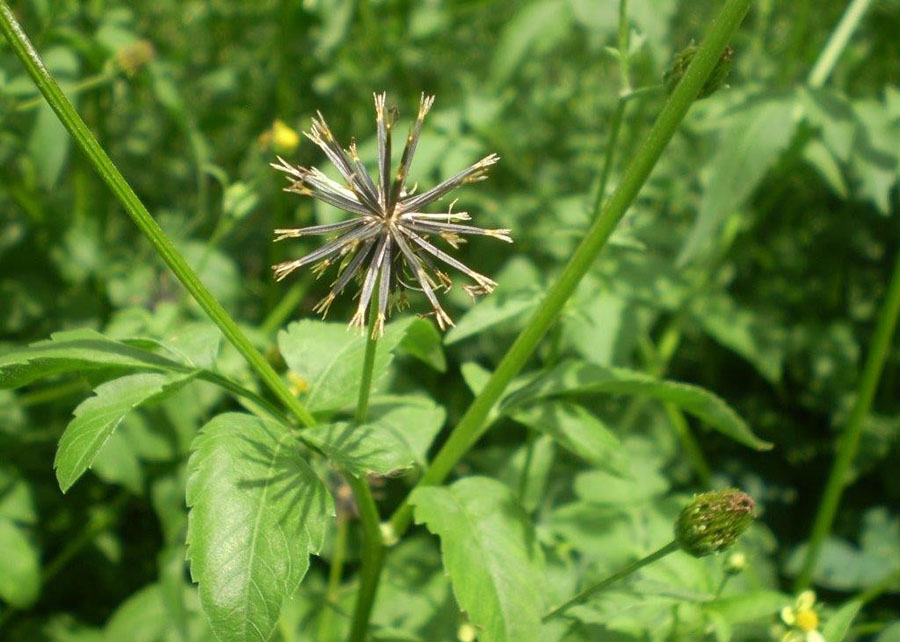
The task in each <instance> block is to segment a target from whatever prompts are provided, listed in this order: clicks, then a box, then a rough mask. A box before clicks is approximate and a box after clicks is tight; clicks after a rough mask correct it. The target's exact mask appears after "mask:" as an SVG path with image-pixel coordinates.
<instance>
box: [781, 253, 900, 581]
mask: <svg viewBox="0 0 900 642" xmlns="http://www.w3.org/2000/svg"><path fill="white" fill-rule="evenodd" d="M898 313H900V251H898V252H897V257H896V259H895V263H894V271H893V274H892V276H891V281H890V284H889V285H888V290H887V294H886V295H885V298H884V303H882V305H881V310H879V312H878V321H877V322H876V324H875V331H874V333H873V334H872V340H871V343H870V344H869V353H868V355H866V363H865V366H864V367H863V373H862V378H861V379H860V382H859V389H858V390H857V393H856V401H855V402H854V404H853V409H852V410H851V411H850V416H849V417H848V418H847V423H846V424H845V425H844V429H843V430H842V432H841V436H840V437H839V441H838V447H837V456H836V457H835V460H834V464H833V465H832V467H831V473H830V474H829V475H828V482H827V483H826V485H825V492H824V493H823V495H822V501H821V502H820V504H819V511H818V513H817V514H816V519H815V522H813V527H812V534H811V535H810V537H809V545H808V546H807V549H806V557H805V558H804V559H803V566H802V568H801V570H800V574H799V575H798V576H797V581H796V583H795V585H794V587H795V589H796V590H797V591H800V590H803V589H805V588H806V587H808V586H809V583H810V580H811V579H812V575H813V570H814V569H815V567H816V562H817V561H818V559H819V553H821V551H822V544H823V542H824V541H825V538H826V537H828V533H829V532H830V531H831V525H832V523H833V522H834V516H835V514H836V513H837V509H838V504H840V501H841V495H842V494H843V492H844V488H845V487H846V486H847V483H848V481H849V477H850V467H851V466H852V464H853V459H854V458H855V457H856V451H857V450H858V449H859V439H860V435H861V434H862V429H863V423H864V422H865V419H866V416H867V415H868V414H869V409H870V408H871V407H872V400H873V399H874V397H875V392H876V390H877V389H878V380H879V379H880V378H881V371H882V369H883V368H884V361H885V359H886V358H887V356H888V353H889V352H890V349H891V338H892V337H893V334H894V328H895V327H896V325H897V316H898Z"/></svg>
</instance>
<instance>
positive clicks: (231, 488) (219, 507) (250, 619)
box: [187, 413, 334, 642]
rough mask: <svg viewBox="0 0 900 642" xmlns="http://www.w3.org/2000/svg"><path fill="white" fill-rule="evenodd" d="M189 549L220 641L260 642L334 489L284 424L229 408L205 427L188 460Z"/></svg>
mask: <svg viewBox="0 0 900 642" xmlns="http://www.w3.org/2000/svg"><path fill="white" fill-rule="evenodd" d="M188 468H189V471H190V477H189V478H188V483H187V503H188V506H190V508H191V512H190V517H189V524H188V535H187V543H188V558H189V560H190V563H191V576H192V577H193V579H194V581H196V582H198V583H199V585H200V600H201V603H202V604H203V609H204V610H205V611H206V614H207V616H208V617H209V620H210V623H211V624H212V628H213V631H214V632H215V633H216V635H217V636H218V638H219V639H220V640H222V642H266V641H267V640H268V639H269V636H270V635H271V634H272V631H273V630H274V628H275V625H276V624H277V622H278V616H279V613H280V611H281V605H282V604H283V603H284V601H285V600H287V599H289V598H290V597H291V596H292V595H293V594H294V593H295V591H296V590H297V588H298V587H299V586H300V582H301V580H302V579H303V577H304V575H306V571H307V569H308V568H309V555H310V553H316V552H318V551H319V549H320V548H321V546H322V541H323V538H324V537H325V532H326V530H327V524H328V522H329V521H330V519H331V517H332V515H333V514H334V505H333V502H332V499H331V495H330V494H329V492H328V490H327V489H326V488H325V485H324V484H323V483H322V481H321V480H320V479H319V478H318V477H317V476H316V474H315V473H314V472H313V471H312V469H311V468H310V467H309V465H308V464H307V463H306V461H304V459H303V457H302V456H301V454H300V449H299V447H298V443H297V440H296V437H295V436H294V435H293V434H292V432H291V431H290V430H289V429H288V428H287V427H285V426H283V425H281V424H278V423H275V422H272V421H265V420H262V419H259V418H256V417H252V416H250V415H244V414H238V413H228V414H223V415H219V416H217V417H215V418H214V419H213V420H212V421H210V422H209V423H208V424H206V426H204V427H203V429H202V430H201V432H200V434H199V435H198V437H197V439H196V440H195V443H194V452H193V454H192V455H191V458H190V460H189V462H188Z"/></svg>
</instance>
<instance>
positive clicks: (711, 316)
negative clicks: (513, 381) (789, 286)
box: [691, 294, 787, 384]
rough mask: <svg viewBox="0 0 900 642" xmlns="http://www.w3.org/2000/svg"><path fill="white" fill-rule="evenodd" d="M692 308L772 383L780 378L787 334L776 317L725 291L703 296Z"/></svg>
mask: <svg viewBox="0 0 900 642" xmlns="http://www.w3.org/2000/svg"><path fill="white" fill-rule="evenodd" d="M691 307H692V314H693V316H694V318H695V319H696V320H697V322H698V323H699V324H700V325H701V326H702V327H703V329H704V331H706V333H707V334H709V335H710V336H711V337H712V338H713V339H715V340H716V341H717V342H718V343H720V344H721V345H723V346H725V347H726V348H729V349H731V350H733V351H734V352H735V353H737V354H738V355H740V356H742V357H743V358H744V359H746V360H747V361H749V362H750V363H751V364H752V365H753V367H754V368H756V370H757V372H759V374H761V375H762V376H763V377H765V379H766V380H767V381H769V382H770V383H773V384H775V383H778V382H779V381H781V369H782V364H783V362H784V356H785V351H786V344H787V333H786V332H785V330H784V328H782V327H780V326H779V325H778V323H777V321H776V320H774V319H772V318H770V317H769V316H768V315H765V314H763V313H760V312H756V311H750V310H746V309H743V308H740V307H738V305H737V304H736V303H735V301H734V300H733V299H732V298H731V297H729V296H728V295H725V294H720V295H717V296H709V297H702V298H700V299H698V300H697V301H695V302H694V303H693V304H692V306H691Z"/></svg>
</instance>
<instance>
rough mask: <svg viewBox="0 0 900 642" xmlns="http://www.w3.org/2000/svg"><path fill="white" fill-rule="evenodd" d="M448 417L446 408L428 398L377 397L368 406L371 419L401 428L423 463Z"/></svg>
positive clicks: (419, 460) (419, 461)
mask: <svg viewBox="0 0 900 642" xmlns="http://www.w3.org/2000/svg"><path fill="white" fill-rule="evenodd" d="M446 419H447V413H446V412H445V411H444V409H443V408H441V407H440V406H439V405H437V404H436V403H434V402H433V401H432V400H431V399H429V398H427V397H416V396H410V395H405V396H403V397H375V398H374V399H373V400H372V402H371V403H370V405H369V420H370V421H372V422H378V423H382V424H387V425H388V426H392V427H393V428H394V429H395V430H399V431H401V432H402V433H403V436H404V439H405V440H406V442H407V443H408V444H409V447H410V450H411V451H412V453H413V454H414V455H415V457H416V463H418V464H419V465H422V466H424V465H425V458H426V455H427V453H428V449H429V448H430V447H431V444H432V442H433V441H434V438H435V437H436V436H437V434H438V432H440V430H441V427H442V426H443V425H444V422H445V421H446Z"/></svg>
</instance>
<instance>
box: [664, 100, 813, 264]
mask: <svg viewBox="0 0 900 642" xmlns="http://www.w3.org/2000/svg"><path fill="white" fill-rule="evenodd" d="M795 105H796V101H795V100H794V97H793V96H776V97H757V98H756V99H755V100H748V101H747V106H745V107H741V108H740V109H739V110H738V111H737V112H736V113H735V114H734V115H733V116H732V117H731V118H730V119H729V121H728V125H727V126H726V127H725V128H724V129H723V130H722V131H721V132H720V134H719V141H720V143H719V146H718V152H717V153H716V155H715V156H714V157H713V159H712V161H710V167H712V172H711V173H710V174H709V176H708V177H707V180H706V181H705V183H706V189H705V190H704V192H703V199H702V200H701V202H700V211H699V212H698V214H697V220H696V222H695V223H694V227H693V229H692V230H691V233H690V235H689V236H688V239H687V242H686V243H685V245H684V247H683V248H682V250H681V255H680V256H679V258H678V260H679V262H680V263H685V262H687V261H690V260H691V259H693V258H694V257H695V256H696V255H697V254H698V253H699V252H700V251H702V250H704V249H707V245H708V244H709V243H710V242H711V241H712V239H713V238H714V237H715V235H716V234H717V233H718V231H719V230H720V229H721V226H722V224H723V223H724V222H725V220H726V219H727V218H728V217H729V216H730V215H731V214H732V213H734V212H735V211H737V210H739V209H740V208H741V207H742V206H743V204H744V201H746V200H747V199H748V198H749V197H750V195H751V194H753V192H754V191H755V190H756V186H757V185H759V183H760V182H761V181H762V179H763V178H764V177H765V175H766V173H767V172H768V170H769V168H770V167H771V166H772V165H773V164H774V163H775V162H776V161H777V160H778V157H779V156H780V155H781V152H782V151H783V150H784V149H785V148H786V147H787V146H788V145H789V144H790V142H791V138H792V137H793V135H794V130H795V128H796V123H795V122H794V119H793V118H792V112H793V111H794V109H795Z"/></svg>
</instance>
